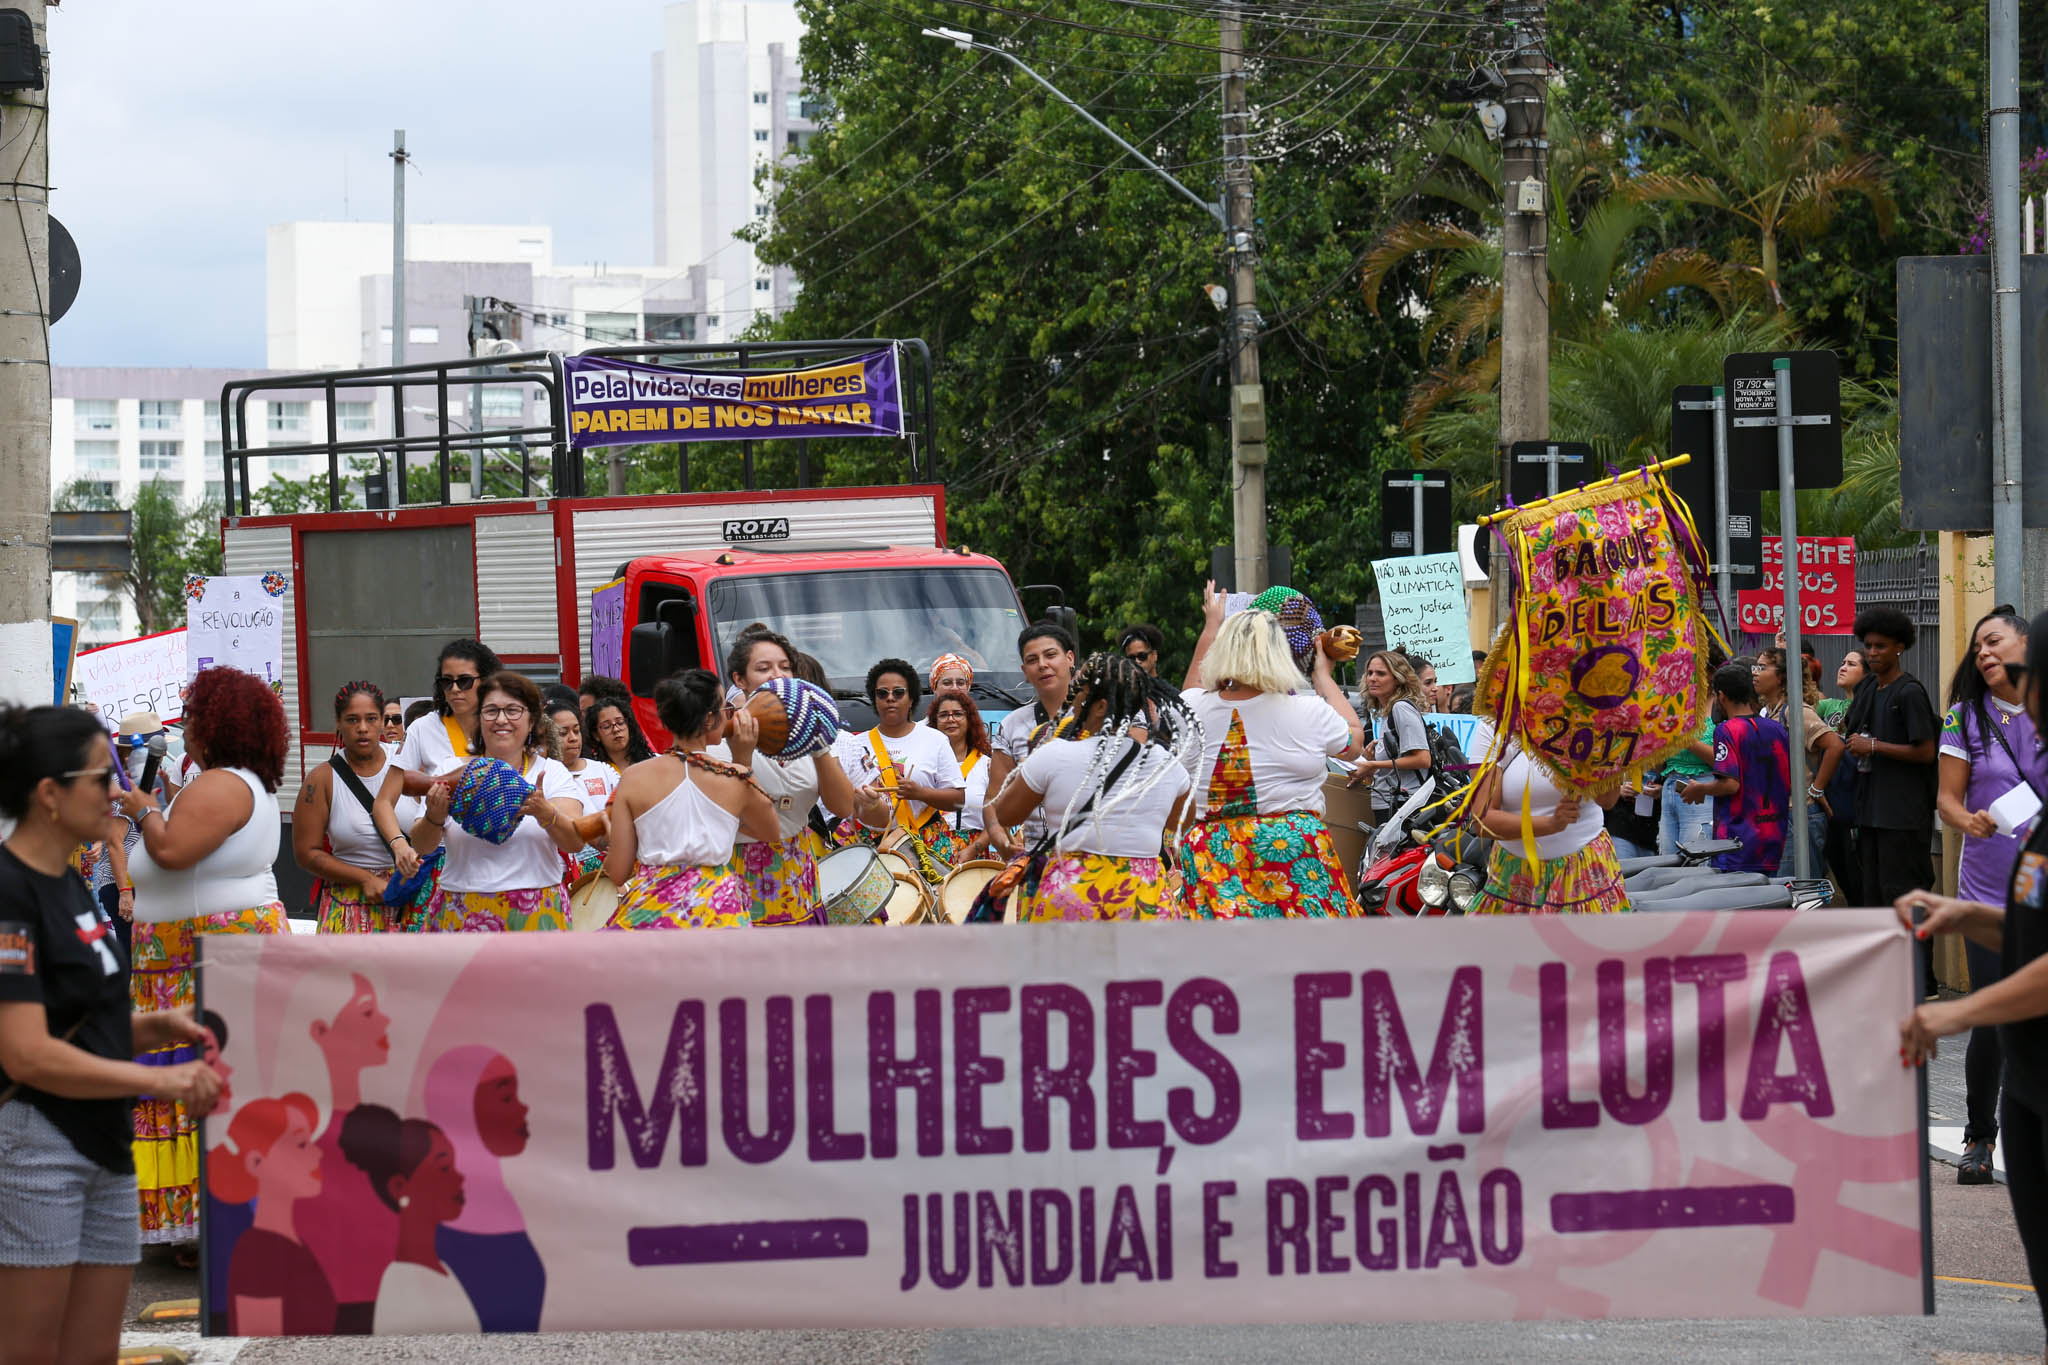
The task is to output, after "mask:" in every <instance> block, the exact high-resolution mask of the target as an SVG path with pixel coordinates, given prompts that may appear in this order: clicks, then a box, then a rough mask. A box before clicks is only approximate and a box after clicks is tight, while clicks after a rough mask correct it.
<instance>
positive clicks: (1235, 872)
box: [1180, 810, 1359, 919]
mask: <svg viewBox="0 0 2048 1365" xmlns="http://www.w3.org/2000/svg"><path fill="white" fill-rule="evenodd" d="M1180 864H1181V867H1180V870H1181V879H1182V885H1181V900H1182V903H1183V904H1184V905H1185V907H1186V911H1187V914H1188V916H1189V917H1190V918H1193V919H1238V918H1241V917H1251V918H1257V919H1283V918H1284V919H1338V918H1343V917H1346V916H1351V915H1356V914H1358V913H1359V909H1358V903H1357V902H1356V901H1354V900H1352V899H1351V893H1350V891H1349V890H1347V889H1346V888H1345V885H1344V870H1343V867H1342V865H1341V864H1339V863H1338V861H1337V851H1336V849H1335V848H1334V847H1333V846H1332V845H1331V843H1330V827H1329V826H1328V825H1326V824H1324V823H1323V817H1322V816H1320V815H1316V814H1314V813H1312V812H1310V811H1305V810H1290V811H1279V812H1276V813H1274V814H1271V815H1220V816H1210V817H1208V818H1206V819H1202V820H1197V821H1195V822H1194V824H1192V825H1190V826H1189V827H1188V831H1187V833H1186V834H1183V835H1182V836H1181V840H1180Z"/></svg>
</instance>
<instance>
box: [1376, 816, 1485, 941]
mask: <svg viewBox="0 0 2048 1365" xmlns="http://www.w3.org/2000/svg"><path fill="white" fill-rule="evenodd" d="M1492 851H1493V843H1492V841H1491V840H1487V839H1482V838H1479V837H1478V836H1476V835H1472V834H1468V833H1466V832H1465V831H1463V830H1458V829H1446V830H1443V831H1441V832H1440V833H1438V834H1437V835H1436V837H1435V838H1433V839H1423V838H1420V837H1419V836H1417V842H1416V843H1415V844H1414V845H1413V846H1412V847H1409V848H1404V849H1401V850H1399V851H1398V852H1395V853H1393V854H1390V855H1389V856H1387V857H1384V858H1381V859H1380V860H1379V861H1378V862H1376V863H1374V864H1373V865H1372V866H1370V867H1368V868H1366V869H1365V870H1364V871H1363V872H1362V873H1360V874H1359V890H1358V899H1359V903H1360V905H1362V906H1363V907H1364V909H1365V913H1367V914H1368V915H1388V916H1392V917H1394V918H1397V919H1425V918H1433V917H1435V916H1439V915H1462V914H1464V913H1465V911H1466V909H1467V908H1469V907H1470V906H1471V904H1472V902H1473V901H1475V900H1477V899H1479V892H1480V891H1481V889H1482V888H1484V887H1485V885H1486V861H1487V857H1488V855H1489V854H1490V853H1491V852H1492Z"/></svg>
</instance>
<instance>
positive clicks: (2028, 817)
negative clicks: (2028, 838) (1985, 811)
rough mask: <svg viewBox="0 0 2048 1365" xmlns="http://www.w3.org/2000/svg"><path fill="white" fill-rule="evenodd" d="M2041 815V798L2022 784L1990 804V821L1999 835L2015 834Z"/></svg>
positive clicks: (2030, 788)
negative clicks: (1996, 828) (1996, 827)
mask: <svg viewBox="0 0 2048 1365" xmlns="http://www.w3.org/2000/svg"><path fill="white" fill-rule="evenodd" d="M2040 813H2041V798H2040V796H2039V795H2038V794H2036V793H2035V791H2034V789H2033V788H2032V787H2030V786H2028V785H2027V784H2026V783H2024V782H2022V783H2020V784H2019V785H2018V786H2017V787H2014V788H2013V789H2012V790H2011V791H2009V792H2007V793H2006V794H2005V795H2003V796H2001V797H1999V798H1998V799H1997V800H1996V801H1993V802H1992V803H1991V820H1992V823H1994V824H1996V825H1997V826H1998V832H1999V833H2000V834H2015V833H2018V832H2019V829H2020V827H2021V826H2023V825H2026V824H2028V823H2030V822H2031V821H2032V820H2033V818H2034V817H2035V816H2037V815H2039V814H2040Z"/></svg>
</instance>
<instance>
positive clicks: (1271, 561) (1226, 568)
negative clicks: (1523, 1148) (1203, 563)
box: [1209, 541, 1294, 592]
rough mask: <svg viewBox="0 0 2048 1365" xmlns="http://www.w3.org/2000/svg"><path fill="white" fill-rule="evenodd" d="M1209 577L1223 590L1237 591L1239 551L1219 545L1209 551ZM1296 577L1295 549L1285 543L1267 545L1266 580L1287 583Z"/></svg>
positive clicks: (1269, 543)
mask: <svg viewBox="0 0 2048 1365" xmlns="http://www.w3.org/2000/svg"><path fill="white" fill-rule="evenodd" d="M1209 577H1210V578H1212V579H1214V580H1215V581H1216V586H1217V588H1218V589H1220V590H1221V591H1223V592H1236V591H1237V551H1236V550H1234V549H1232V548H1231V547H1230V546H1228V545H1217V546H1214V547H1212V548H1211V549H1210V551H1209ZM1293 577H1294V551H1293V550H1291V549H1289V548H1288V547H1287V546H1285V545H1275V544H1272V543H1271V542H1270V541H1269V542H1268V543H1267V545H1266V582H1268V583H1285V582H1287V581H1288V580H1289V579H1291V578H1293Z"/></svg>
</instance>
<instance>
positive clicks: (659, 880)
mask: <svg viewBox="0 0 2048 1365" xmlns="http://www.w3.org/2000/svg"><path fill="white" fill-rule="evenodd" d="M753 901H754V896H753V888H752V887H751V886H750V885H749V884H748V882H747V879H746V877H745V875H744V874H742V873H741V872H739V871H738V870H737V869H736V868H735V866H734V865H733V863H730V862H724V863H719V864H718V865H717V866H715V867H696V866H688V867H686V866H682V865H680V864H676V863H664V864H661V865H656V864H653V863H641V864H640V865H639V867H638V868H636V869H635V870H634V873H633V880H631V881H629V882H627V883H626V884H625V885H624V886H622V887H620V888H619V908H618V909H616V910H614V911H612V917H611V918H610V919H609V920H607V921H606V922H605V925H604V927H605V928H607V929H745V928H748V927H750V926H751V925H752V924H753V922H754V917H753V912H752V906H753Z"/></svg>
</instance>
